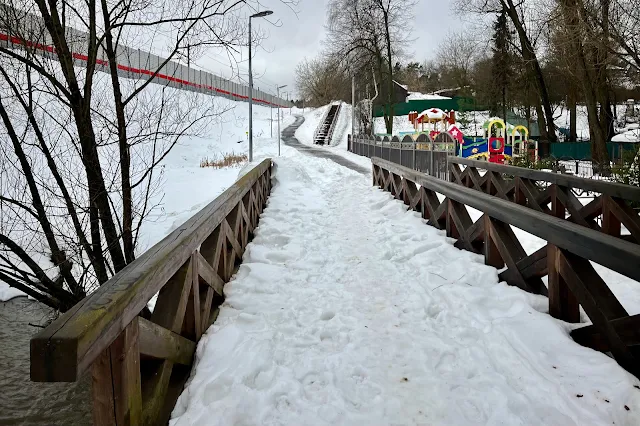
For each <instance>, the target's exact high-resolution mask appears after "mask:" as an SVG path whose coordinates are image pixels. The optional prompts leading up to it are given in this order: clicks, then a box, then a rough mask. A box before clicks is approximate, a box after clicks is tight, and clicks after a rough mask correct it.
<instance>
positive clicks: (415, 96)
mask: <svg viewBox="0 0 640 426" xmlns="http://www.w3.org/2000/svg"><path fill="white" fill-rule="evenodd" d="M437 99H451V98H448V97H446V96H440V95H434V94H432V93H420V92H409V96H407V101H420V100H437Z"/></svg>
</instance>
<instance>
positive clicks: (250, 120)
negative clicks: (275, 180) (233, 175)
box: [249, 10, 273, 163]
mask: <svg viewBox="0 0 640 426" xmlns="http://www.w3.org/2000/svg"><path fill="white" fill-rule="evenodd" d="M272 13H273V12H272V11H271V10H265V11H263V12H258V13H255V14H253V15H251V16H249V162H250V163H251V162H252V161H253V73H252V72H251V19H252V18H263V17H265V16H268V15H271V14H272Z"/></svg>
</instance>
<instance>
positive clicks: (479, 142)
mask: <svg viewBox="0 0 640 426" xmlns="http://www.w3.org/2000/svg"><path fill="white" fill-rule="evenodd" d="M482 128H483V137H482V138H467V137H465V138H463V143H462V144H461V145H460V151H459V153H458V155H459V156H460V157H465V158H473V159H486V160H488V161H490V162H492V163H505V162H509V161H511V159H512V158H517V157H522V156H526V155H529V156H532V157H533V158H534V161H535V159H537V158H538V143H537V142H535V149H534V150H533V152H528V144H529V140H528V139H529V130H528V129H527V128H526V127H525V126H512V125H511V124H508V123H507V124H505V122H504V121H503V120H501V119H499V118H491V119H489V120H487V121H486V122H484V124H483V126H482Z"/></svg>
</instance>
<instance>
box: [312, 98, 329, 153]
mask: <svg viewBox="0 0 640 426" xmlns="http://www.w3.org/2000/svg"><path fill="white" fill-rule="evenodd" d="M332 106H333V104H331V105H329V108H327V110H326V111H325V113H324V115H323V116H322V120H320V124H318V127H316V130H315V131H314V132H313V143H316V136H318V133H320V129H321V128H322V125H323V124H324V122H325V120H326V119H327V116H328V115H329V111H331V107H332Z"/></svg>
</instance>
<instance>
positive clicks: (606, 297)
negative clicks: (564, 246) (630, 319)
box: [558, 250, 640, 376]
mask: <svg viewBox="0 0 640 426" xmlns="http://www.w3.org/2000/svg"><path fill="white" fill-rule="evenodd" d="M559 251H560V256H559V262H558V263H559V264H558V269H559V272H560V274H561V275H562V277H563V278H564V280H565V282H566V283H567V286H568V287H569V288H570V289H571V292H573V294H574V295H575V296H576V299H577V300H578V302H580V304H581V305H582V307H583V308H584V310H585V312H586V313H587V315H588V316H589V318H590V319H591V321H593V324H594V325H595V327H596V328H597V329H598V330H599V331H600V332H601V333H602V334H603V335H604V336H606V339H607V341H608V342H609V347H610V349H611V353H612V354H613V357H614V358H615V359H616V361H617V362H618V364H620V365H621V366H622V367H623V368H625V369H626V370H627V371H629V372H631V373H632V374H635V375H636V376H639V375H640V363H638V360H636V359H635V357H634V356H633V355H632V353H631V352H630V351H629V348H627V346H626V345H625V344H624V342H623V341H622V339H621V338H620V336H619V335H618V333H617V332H616V330H615V329H614V327H613V325H612V324H611V322H610V321H611V320H614V319H618V318H623V317H627V316H628V314H627V312H626V311H625V309H624V308H623V307H622V305H620V302H618V300H617V299H616V298H615V296H614V295H613V293H612V292H611V290H610V289H609V287H607V285H606V284H605V282H604V281H603V280H602V278H600V276H599V275H598V273H597V272H596V271H595V269H593V266H592V265H591V263H589V261H588V260H585V259H582V258H580V257H578V256H576V255H574V254H572V253H569V252H568V251H566V250H559Z"/></svg>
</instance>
